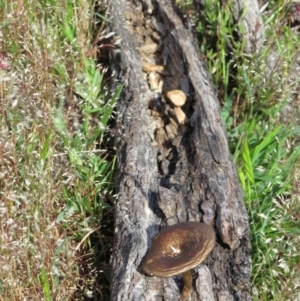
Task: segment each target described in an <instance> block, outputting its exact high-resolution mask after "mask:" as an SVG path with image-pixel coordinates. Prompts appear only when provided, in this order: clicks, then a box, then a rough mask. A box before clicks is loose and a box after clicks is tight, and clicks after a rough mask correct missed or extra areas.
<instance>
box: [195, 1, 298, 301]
mask: <svg viewBox="0 0 300 301" xmlns="http://www.w3.org/2000/svg"><path fill="white" fill-rule="evenodd" d="M279 2H280V1H279ZM206 3H207V8H206V10H205V11H204V12H203V13H202V15H201V17H200V18H199V20H200V21H199V22H198V21H197V15H196V13H195V14H194V15H193V17H194V18H195V20H196V21H195V20H194V22H195V24H196V25H197V30H198V32H199V40H200V45H201V47H200V52H201V53H202V54H203V55H205V56H206V59H207V62H208V66H209V69H210V71H211V74H212V77H213V80H214V82H215V84H216V86H217V87H218V89H219V99H220V101H221V104H222V117H223V119H224V120H225V122H226V125H227V130H228V140H229V146H230V149H231V151H232V153H233V155H234V160H235V162H236V164H237V167H238V174H239V179H240V182H241V185H242V188H243V191H244V201H245V204H246V206H247V209H248V212H249V216H250V226H251V235H252V260H253V262H252V264H253V270H252V285H253V298H254V300H293V299H295V298H296V296H297V294H298V292H297V290H295V287H297V285H298V286H299V283H298V282H299V280H298V274H299V261H300V249H299V247H298V245H299V240H298V236H299V232H300V231H299V229H300V220H299V209H300V208H299V207H300V206H299V205H298V198H299V191H298V187H297V183H298V181H299V172H298V170H299V159H298V158H299V154H300V148H299V145H297V144H296V143H295V141H296V139H297V137H299V125H298V124H299V121H300V120H299V117H298V116H299V104H298V102H297V97H298V94H297V87H298V85H299V81H298V76H291V72H292V71H291V70H292V65H293V62H294V54H295V53H296V52H297V49H299V46H300V45H299V44H300V42H299V36H298V33H297V32H295V31H293V30H291V28H290V27H289V26H288V23H289V22H285V21H284V20H285V19H284V18H286V15H285V13H284V12H285V11H286V9H287V5H286V4H285V5H284V3H283V1H281V2H280V3H278V4H281V5H279V6H276V5H275V4H276V3H275V1H274V2H272V1H271V2H270V4H269V8H270V9H273V10H272V13H268V14H267V13H266V14H265V16H264V18H265V20H266V24H267V26H266V38H267V40H266V43H265V45H264V48H263V49H262V51H261V53H260V54H258V55H252V56H250V55H245V54H244V51H243V42H242V41H238V39H237V35H236V34H235V31H236V30H237V29H238V28H237V25H232V24H231V17H230V16H231V15H232V14H231V13H230V10H231V8H230V4H228V5H227V6H225V7H222V8H221V7H220V6H218V5H212V4H213V1H210V0H208V1H206ZM197 22H198V23H197ZM274 28H275V31H274ZM272 49H273V50H274V51H277V53H278V54H279V59H278V62H277V64H276V66H275V68H274V69H273V70H272V72H271V73H266V68H267V67H266V61H267V58H268V56H269V55H270V54H271V50H272ZM267 74H268V76H267ZM286 108H290V109H291V110H292V111H291V112H292V113H288V114H289V115H288V118H284V114H283V112H284V110H285V109H286Z"/></svg>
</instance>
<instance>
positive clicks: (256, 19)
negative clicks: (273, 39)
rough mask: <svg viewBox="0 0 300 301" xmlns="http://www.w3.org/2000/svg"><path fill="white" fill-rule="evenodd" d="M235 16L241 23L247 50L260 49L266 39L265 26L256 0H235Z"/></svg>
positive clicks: (255, 50)
mask: <svg viewBox="0 0 300 301" xmlns="http://www.w3.org/2000/svg"><path fill="white" fill-rule="evenodd" d="M233 7H234V17H235V20H236V22H237V23H238V24H239V25H240V28H241V30H242V29H243V30H242V31H240V35H241V38H242V39H243V40H244V41H245V51H246V52H247V53H249V54H253V53H257V52H259V51H260V49H261V47H262V46H263V43H264V41H265V26H264V23H263V20H262V17H261V14H260V11H259V6H258V2H257V1H256V0H234V1H233Z"/></svg>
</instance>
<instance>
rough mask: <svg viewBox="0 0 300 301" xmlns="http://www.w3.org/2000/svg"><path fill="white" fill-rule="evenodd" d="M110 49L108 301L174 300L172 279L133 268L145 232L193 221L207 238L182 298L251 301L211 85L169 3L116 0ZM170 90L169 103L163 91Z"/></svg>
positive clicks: (229, 164)
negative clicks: (112, 163)
mask: <svg viewBox="0 0 300 301" xmlns="http://www.w3.org/2000/svg"><path fill="white" fill-rule="evenodd" d="M109 18H110V19H111V20H112V22H111V30H113V31H114V32H115V33H116V34H117V35H118V36H119V37H120V38H121V39H122V40H121V42H120V45H119V48H118V49H116V50H115V51H113V52H112V53H111V56H110V63H111V64H112V68H113V76H114V82H113V84H112V85H113V87H112V88H114V87H117V86H118V85H119V84H120V83H124V88H123V92H122V94H121V97H120V99H119V101H118V104H117V119H116V122H117V128H118V129H120V131H121V135H118V136H117V138H116V144H117V149H118V167H117V169H118V170H117V189H118V199H117V201H116V205H115V229H114V231H115V237H114V249H113V254H112V280H111V281H112V283H111V300H112V301H116V300H124V301H125V300H126V301H127V300H137V301H141V300H145V301H146V300H147V301H148V300H149V301H153V300H180V298H181V293H180V292H181V290H182V286H183V282H182V278H181V277H180V276H178V277H177V276H176V277H171V278H160V277H149V276H148V275H147V274H146V273H145V272H144V271H143V269H142V264H143V261H144V259H145V256H146V254H147V252H148V250H149V248H150V246H151V240H152V238H153V237H154V236H155V235H156V234H157V233H158V232H159V231H160V230H161V229H163V228H165V227H166V226H168V225H174V224H177V223H179V222H185V221H201V222H204V223H205V224H208V225H211V226H213V227H214V229H215V232H216V237H217V241H216V245H215V247H214V249H213V251H212V253H211V254H210V255H209V256H208V258H207V259H206V260H205V261H204V262H203V264H201V265H200V266H199V267H198V268H196V269H194V273H193V289H192V294H191V298H190V300H219V301H221V300H222V301H225V300H240V301H244V300H251V297H250V291H251V286H250V271H251V257H250V232H249V224H248V215H247V212H246V209H245V206H244V204H243V197H242V192H241V188H240V186H239V183H238V178H237V172H236V168H235V165H234V163H233V159H232V156H231V154H230V152H229V149H228V145H227V139H226V131H225V128H224V125H223V123H222V120H221V117H220V108H219V103H218V99H217V95H216V91H215V89H214V87H213V84H212V82H211V79H210V74H209V72H208V70H207V68H206V65H205V62H204V60H203V58H201V57H200V55H199V51H198V47H197V44H196V42H195V41H194V39H193V36H192V34H191V33H190V32H189V30H188V29H186V28H185V25H184V23H183V22H182V19H181V18H180V15H178V14H177V13H176V10H175V9H174V6H173V5H172V3H171V1H168V0H162V1H151V0H140V1H138V0H131V1H130V0H128V1H126V0H118V1H112V2H111V4H110V8H109ZM174 90H175V91H176V90H180V91H182V92H183V94H184V95H185V96H186V103H185V104H184V105H183V106H181V107H180V110H181V111H182V112H181V113H180V114H184V115H181V117H179V115H178V109H176V108H178V107H177V106H175V105H174V104H173V103H172V102H171V101H170V99H169V98H168V97H167V93H168V92H170V91H174Z"/></svg>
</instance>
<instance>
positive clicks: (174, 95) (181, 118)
mask: <svg viewBox="0 0 300 301" xmlns="http://www.w3.org/2000/svg"><path fill="white" fill-rule="evenodd" d="M166 96H167V98H168V99H169V100H170V101H171V103H172V104H173V105H174V111H175V115H176V117H177V120H178V122H179V123H181V124H183V123H185V122H186V115H185V113H184V112H183V111H182V109H181V108H180V107H182V106H183V105H184V104H185V103H186V95H185V94H184V93H183V92H182V91H181V90H172V91H169V92H168V93H167V94H166Z"/></svg>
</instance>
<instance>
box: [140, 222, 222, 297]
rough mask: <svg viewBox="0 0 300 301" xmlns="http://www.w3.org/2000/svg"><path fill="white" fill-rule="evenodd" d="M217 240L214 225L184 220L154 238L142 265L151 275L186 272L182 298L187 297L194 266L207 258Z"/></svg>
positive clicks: (172, 274)
mask: <svg viewBox="0 0 300 301" xmlns="http://www.w3.org/2000/svg"><path fill="white" fill-rule="evenodd" d="M215 241H216V235H215V231H214V229H213V227H211V226H209V225H206V224H204V223H199V222H183V223H179V224H176V225H172V226H169V227H166V228H165V229H163V230H162V231H161V232H159V233H158V234H157V235H156V236H154V238H153V239H152V246H151V248H150V250H149V252H148V254H147V256H146V258H145V261H144V263H143V266H142V268H143V270H144V272H145V273H146V274H148V275H150V276H159V277H172V276H175V275H178V274H182V277H183V280H184V287H183V290H182V298H183V299H184V300H186V299H187V298H188V297H189V295H190V292H191V289H192V274H191V269H193V268H195V267H196V266H198V265H199V264H200V263H201V262H203V261H204V260H205V259H206V257H207V256H208V254H209V253H210V252H211V251H212V249H213V248H214V246H215Z"/></svg>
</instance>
